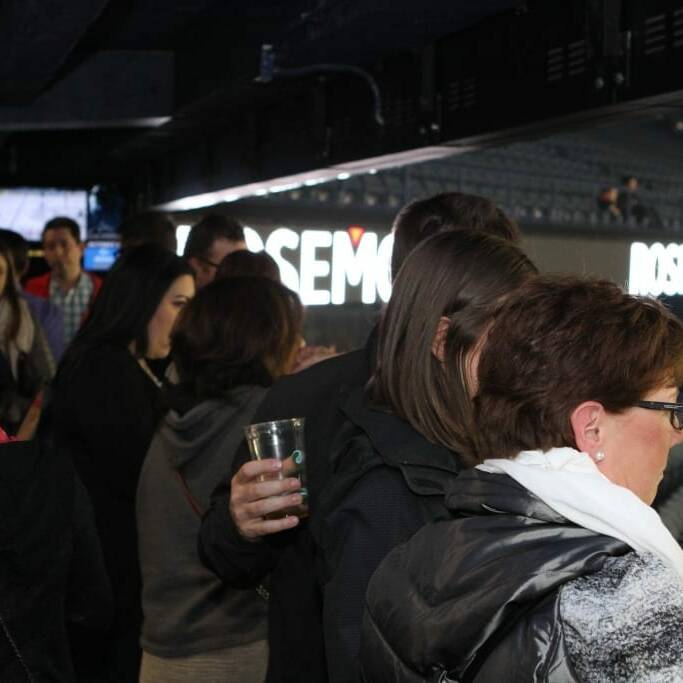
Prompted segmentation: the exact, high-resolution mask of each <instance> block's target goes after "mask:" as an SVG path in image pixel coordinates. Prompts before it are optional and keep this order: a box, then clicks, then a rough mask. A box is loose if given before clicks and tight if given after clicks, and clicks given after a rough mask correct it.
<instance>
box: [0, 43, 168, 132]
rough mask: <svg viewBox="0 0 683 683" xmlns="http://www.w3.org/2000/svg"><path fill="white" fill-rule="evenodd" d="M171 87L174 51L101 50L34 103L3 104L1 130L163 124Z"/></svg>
mask: <svg viewBox="0 0 683 683" xmlns="http://www.w3.org/2000/svg"><path fill="white" fill-rule="evenodd" d="M173 91H174V58H173V53H170V52H139V51H131V50H127V51H108V52H99V53H96V54H94V55H92V56H91V57H90V58H89V59H87V60H86V61H85V62H83V63H82V64H81V65H80V66H78V67H76V69H74V71H72V72H71V73H69V74H68V75H67V76H66V77H65V78H63V79H61V80H59V81H57V82H56V83H54V84H53V85H52V86H51V87H49V88H48V89H47V90H46V91H45V92H43V93H42V94H41V95H39V96H38V97H37V98H36V99H35V101H34V102H32V103H31V104H28V105H14V106H7V105H6V106H0V131H3V130H5V131H27V130H68V129H75V128H134V127H138V128H139V127H153V126H159V125H161V124H163V123H165V122H166V121H168V120H169V119H170V117H171V115H172V113H173V99H174V98H173Z"/></svg>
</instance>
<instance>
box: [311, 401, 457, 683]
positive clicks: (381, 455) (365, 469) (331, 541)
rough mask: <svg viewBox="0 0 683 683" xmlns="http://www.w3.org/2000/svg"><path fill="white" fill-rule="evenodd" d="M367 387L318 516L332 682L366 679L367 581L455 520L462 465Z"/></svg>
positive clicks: (350, 418) (343, 406)
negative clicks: (451, 498)
mask: <svg viewBox="0 0 683 683" xmlns="http://www.w3.org/2000/svg"><path fill="white" fill-rule="evenodd" d="M363 393H364V392H363V391H362V390H360V389H355V390H351V391H349V392H348V394H347V396H346V397H345V399H344V400H343V401H341V402H340V410H341V412H342V413H343V414H344V416H345V417H346V422H345V425H344V428H343V430H341V431H340V434H339V437H338V438H339V440H340V441H342V442H343V444H344V445H343V447H342V448H341V450H339V451H338V452H337V453H335V455H334V457H333V458H331V460H330V463H331V466H332V469H333V472H334V475H333V476H332V478H331V480H330V482H329V483H328V485H327V487H326V488H325V489H324V490H323V491H322V492H321V494H320V503H319V507H318V510H317V511H316V514H315V515H314V516H313V518H312V519H311V532H312V535H313V537H314V540H315V543H316V549H317V558H318V566H317V575H318V580H319V581H320V583H321V585H322V588H323V626H324V635H325V650H326V655H327V664H328V671H329V680H330V681H331V682H332V683H356V682H357V681H359V680H360V668H359V664H358V651H359V645H360V633H361V623H362V618H363V607H364V597H365V592H366V590H367V586H368V582H369V581H370V578H371V576H372V574H373V573H374V571H375V569H376V568H377V566H378V565H379V563H380V562H381V561H382V560H383V559H384V557H385V556H386V555H387V553H388V552H389V551H390V550H392V549H393V548H395V547H396V546H397V545H399V544H400V543H403V542H405V541H407V540H408V539H409V538H410V537H411V536H412V535H413V534H414V533H415V532H416V531H418V530H419V529H420V528H421V527H422V526H424V525H425V524H427V523H428V522H433V521H434V520H437V519H444V518H447V517H449V513H448V510H447V508H446V505H445V500H444V493H445V490H446V488H447V486H448V485H449V484H450V483H452V482H453V481H455V478H456V477H457V475H458V472H459V471H460V467H461V463H460V459H459V458H458V456H457V455H456V454H454V453H453V452H452V451H449V450H448V449H446V448H444V447H442V446H437V445H435V444H432V443H430V442H429V441H427V440H426V439H425V438H424V436H422V435H421V434H419V433H418V432H416V431H415V430H414V429H413V428H412V427H411V426H410V424H408V423H407V422H405V421H404V420H402V419H401V418H399V417H397V416H396V415H393V414H391V413H388V412H386V411H383V410H381V409H378V408H376V407H373V406H372V405H371V404H369V403H368V401H367V399H366V398H365V397H364V395H363Z"/></svg>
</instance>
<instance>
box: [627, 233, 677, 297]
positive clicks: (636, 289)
mask: <svg viewBox="0 0 683 683" xmlns="http://www.w3.org/2000/svg"><path fill="white" fill-rule="evenodd" d="M628 291H629V294H641V295H651V296H659V295H660V294H667V295H669V296H674V295H676V294H683V244H674V243H671V244H667V245H666V246H665V245H664V244H662V243H661V242H655V243H654V244H652V245H650V246H648V245H647V244H645V243H644V242H634V243H633V244H632V245H631V261H630V267H629V278H628Z"/></svg>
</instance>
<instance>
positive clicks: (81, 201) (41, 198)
mask: <svg viewBox="0 0 683 683" xmlns="http://www.w3.org/2000/svg"><path fill="white" fill-rule="evenodd" d="M55 216H67V217H68V218H73V220H75V221H76V223H78V225H79V227H80V229H81V239H85V229H86V223H87V220H88V194H87V192H86V191H85V190H62V189H57V188H35V187H14V188H6V189H0V228H7V229H9V230H14V231H15V232H18V233H19V234H20V235H23V237H24V238H25V239H27V240H29V241H30V242H40V238H41V234H42V232H43V227H44V226H45V223H47V221H49V220H50V219H51V218H54V217H55Z"/></svg>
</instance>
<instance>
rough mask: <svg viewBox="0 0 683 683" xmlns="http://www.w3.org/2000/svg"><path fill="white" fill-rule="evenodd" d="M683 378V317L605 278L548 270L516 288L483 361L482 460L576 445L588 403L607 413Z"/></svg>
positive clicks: (479, 401)
mask: <svg viewBox="0 0 683 683" xmlns="http://www.w3.org/2000/svg"><path fill="white" fill-rule="evenodd" d="M681 384H683V324H682V323H681V322H680V321H679V320H678V319H677V318H676V317H675V316H674V315H673V314H672V313H671V312H670V311H668V310H667V309H666V308H665V307H664V306H663V305H662V304H661V303H659V302H658V301H656V300H654V299H644V298H639V297H635V296H631V295H629V294H625V293H624V292H623V291H622V290H621V289H620V288H619V287H618V286H617V285H616V284H614V283H612V282H607V281H605V280H591V279H582V278H577V277H564V276H542V277H539V278H538V279H536V280H535V281H533V282H529V283H527V284H525V285H523V286H522V287H520V288H519V289H518V290H517V291H516V292H514V293H513V294H512V295H511V296H510V297H509V299H508V300H507V301H506V303H505V305H504V306H503V307H502V309H501V311H500V312H499V314H498V315H497V318H496V321H495V324H494V325H493V327H492V328H491V330H490V331H489V335H488V339H487V342H486V345H485V346H484V349H483V351H482V354H481V358H480V361H479V393H478V395H477V397H476V398H475V400H474V406H475V408H474V416H475V423H476V427H477V429H476V433H477V439H476V441H477V445H476V456H477V459H478V460H480V461H481V460H484V459H486V458H513V457H515V456H516V455H517V454H518V453H519V452H520V451H523V450H536V449H540V450H542V451H547V450H549V449H550V448H553V447H562V446H569V447H572V448H575V447H576V442H575V440H574V433H573V430H572V427H571V421H570V418H571V414H572V412H573V411H574V409H575V408H576V407H577V406H578V405H580V404H581V403H583V402H584V401H597V402H598V403H600V404H602V406H603V407H604V408H605V410H606V411H608V412H610V413H621V412H623V411H624V410H626V409H627V408H629V407H632V406H633V405H634V404H635V402H636V401H639V400H641V399H642V398H643V397H644V396H645V395H646V394H647V393H649V392H650V391H651V390H652V389H655V388H658V387H660V386H671V387H678V386H680V385H681Z"/></svg>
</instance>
